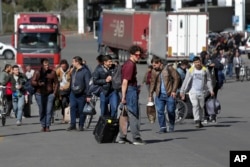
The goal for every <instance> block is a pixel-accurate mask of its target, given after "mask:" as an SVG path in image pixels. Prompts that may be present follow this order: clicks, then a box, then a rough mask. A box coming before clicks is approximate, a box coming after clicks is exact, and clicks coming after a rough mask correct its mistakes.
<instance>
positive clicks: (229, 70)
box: [227, 63, 233, 78]
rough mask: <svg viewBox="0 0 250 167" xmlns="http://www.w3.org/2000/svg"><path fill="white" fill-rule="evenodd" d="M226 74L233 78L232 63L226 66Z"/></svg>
mask: <svg viewBox="0 0 250 167" xmlns="http://www.w3.org/2000/svg"><path fill="white" fill-rule="evenodd" d="M227 74H228V76H229V77H230V78H231V77H232V76H233V63H228V64H227Z"/></svg>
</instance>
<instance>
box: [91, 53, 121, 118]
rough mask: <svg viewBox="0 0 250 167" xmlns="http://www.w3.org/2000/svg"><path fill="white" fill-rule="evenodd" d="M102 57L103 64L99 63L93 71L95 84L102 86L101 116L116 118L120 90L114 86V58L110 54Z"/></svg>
mask: <svg viewBox="0 0 250 167" xmlns="http://www.w3.org/2000/svg"><path fill="white" fill-rule="evenodd" d="M102 59H103V65H101V66H100V65H98V66H97V68H96V69H95V71H94V73H93V82H94V84H95V85H99V86H101V93H100V108H101V116H111V117H112V118H116V117H117V108H118V105H119V95H118V91H117V90H115V89H114V88H113V86H112V70H113V69H112V58H111V56H109V55H104V56H103V57H102ZM108 104H109V105H110V107H109V106H108ZM109 109H110V110H109ZM109 111H110V112H109Z"/></svg>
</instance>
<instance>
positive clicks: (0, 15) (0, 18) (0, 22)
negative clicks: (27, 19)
mask: <svg viewBox="0 0 250 167" xmlns="http://www.w3.org/2000/svg"><path fill="white" fill-rule="evenodd" d="M0 33H1V34H3V9H2V0H0Z"/></svg>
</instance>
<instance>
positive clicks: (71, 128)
mask: <svg viewBox="0 0 250 167" xmlns="http://www.w3.org/2000/svg"><path fill="white" fill-rule="evenodd" d="M66 130H67V131H72V130H76V127H75V126H70V127H68V128H67V129H66Z"/></svg>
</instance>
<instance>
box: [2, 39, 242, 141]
mask: <svg viewBox="0 0 250 167" xmlns="http://www.w3.org/2000/svg"><path fill="white" fill-rule="evenodd" d="M129 52H130V56H129V58H128V60H127V61H126V62H125V63H124V64H123V65H122V66H121V65H119V62H117V61H116V62H113V61H112V58H111V56H109V55H99V56H98V57H97V59H96V60H97V62H98V63H97V66H96V68H95V69H94V70H93V71H92V69H91V68H90V67H89V66H88V65H87V62H86V61H85V60H83V59H82V58H81V57H79V56H75V57H73V59H72V64H71V65H70V63H69V62H68V61H67V60H65V59H63V60H61V62H60V64H59V66H58V67H57V68H56V69H55V70H54V69H51V68H50V64H49V60H48V59H46V58H45V59H42V60H41V66H40V67H39V69H38V70H34V69H31V67H30V66H29V65H28V66H27V67H26V73H21V72H20V69H19V66H17V65H13V66H12V65H10V64H6V65H5V68H4V70H3V71H2V72H1V75H0V84H1V85H2V86H5V87H6V88H5V97H6V99H7V112H6V115H7V116H11V111H12V109H13V112H14V117H15V118H16V119H17V122H16V125H17V126H21V125H22V122H23V120H22V118H23V108H24V105H25V103H27V102H29V103H30V104H32V103H33V102H32V96H33V95H34V97H35V100H36V103H37V105H38V110H39V118H40V124H41V131H42V132H50V130H51V119H52V117H53V106H54V102H55V99H56V98H57V99H59V101H60V106H61V114H62V123H67V121H65V120H64V119H65V109H66V107H68V106H69V108H70V124H69V127H68V128H67V129H66V130H67V131H73V130H79V131H84V123H85V119H86V115H85V114H83V112H81V111H82V110H83V108H84V106H85V104H87V103H89V102H90V101H91V98H92V96H93V92H92V90H91V91H90V81H92V83H93V84H94V85H96V88H97V90H95V91H96V92H95V93H97V92H98V95H97V96H99V98H100V106H99V107H100V115H101V116H108V117H111V118H118V119H120V127H122V128H120V135H119V140H118V143H126V142H127V132H128V131H127V130H126V126H127V128H128V126H130V129H131V134H132V137H133V144H135V145H144V144H145V142H144V141H143V140H142V138H141V134H140V119H139V117H140V113H139V112H140V111H139V105H138V101H139V89H138V88H139V85H140V84H139V82H138V79H137V76H136V75H137V73H138V71H137V67H136V63H137V62H138V60H139V59H140V57H141V55H142V54H143V50H142V49H141V48H140V47H139V46H136V45H135V46H132V47H131V48H130V50H129ZM240 54H241V53H240V50H239V49H238V46H237V44H236V42H235V41H234V39H233V38H230V40H228V42H227V43H222V42H221V41H218V43H216V45H215V47H214V50H212V52H209V51H202V52H201V54H200V55H199V56H195V57H194V58H193V60H192V63H189V61H188V60H183V61H181V62H179V63H178V65H177V68H175V67H174V65H173V64H171V63H168V64H166V61H164V60H163V59H161V58H160V57H158V56H157V55H154V56H153V58H152V61H151V65H150V66H148V70H147V72H146V73H145V75H144V78H143V81H142V82H141V83H142V84H145V85H146V87H147V91H148V102H153V103H155V109H156V113H157V118H158V123H159V133H160V134H163V133H167V132H174V131H175V119H176V118H175V116H176V113H175V110H176V98H181V99H182V100H185V98H187V96H186V94H187V93H188V98H190V101H191V103H192V113H193V117H194V122H195V127H197V128H202V127H203V124H204V123H207V122H213V123H216V121H217V115H216V114H213V115H211V114H210V115H209V114H208V112H207V110H206V105H205V104H206V101H207V100H208V99H209V98H211V97H213V98H217V95H218V90H219V89H221V88H222V87H223V84H224V82H225V79H226V77H228V78H232V77H233V68H235V80H236V81H237V80H239V69H240V67H241V65H242V64H243V63H244V61H243V59H242V58H241V56H240ZM117 71H118V72H120V76H119V77H120V79H118V80H117V78H116V80H117V81H119V80H120V81H119V82H118V83H119V87H117V86H116V85H115V83H114V82H115V81H114V78H115V76H114V73H117ZM27 97H28V99H29V100H28V101H27ZM120 104H123V105H126V112H125V113H124V112H122V113H121V115H120V114H118V110H119V109H118V108H119V105H120ZM165 110H166V111H167V115H168V118H169V123H167V122H166V115H165ZM124 117H127V119H124ZM77 118H79V121H78V127H77ZM124 125H126V126H124ZM124 127H125V128H124ZM124 129H125V130H124Z"/></svg>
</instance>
